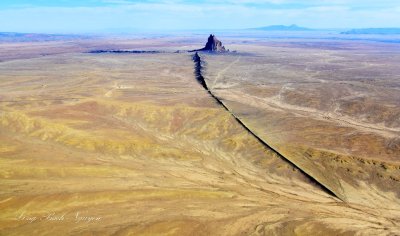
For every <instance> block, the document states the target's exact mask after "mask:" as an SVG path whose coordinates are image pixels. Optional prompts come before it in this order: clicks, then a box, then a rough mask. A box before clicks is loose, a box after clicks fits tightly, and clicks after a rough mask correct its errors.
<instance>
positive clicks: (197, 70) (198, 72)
mask: <svg viewBox="0 0 400 236" xmlns="http://www.w3.org/2000/svg"><path fill="white" fill-rule="evenodd" d="M192 59H193V62H194V74H195V77H196V80H197V81H198V82H199V83H200V84H201V85H202V86H203V88H204V89H205V90H206V91H207V92H208V93H209V94H210V95H211V97H213V98H214V99H215V101H216V102H217V103H218V104H219V105H221V106H222V107H223V108H224V109H225V110H226V111H227V112H229V114H231V115H232V116H233V118H235V120H236V121H237V122H238V123H239V124H240V125H241V126H242V127H243V128H244V129H245V130H247V132H249V133H250V134H251V135H252V136H253V137H254V138H256V139H257V140H258V141H259V142H260V143H261V144H262V145H263V146H264V147H266V148H268V149H270V150H272V151H273V152H274V153H275V154H277V155H278V156H279V157H280V158H281V159H282V160H284V161H286V162H287V163H289V164H290V165H291V166H292V167H294V168H296V169H297V170H299V171H300V172H301V173H302V174H304V175H305V176H307V177H308V178H309V180H311V182H313V183H314V184H316V185H317V186H319V187H320V188H321V189H322V190H323V191H325V192H326V193H328V194H330V195H331V196H334V197H336V198H338V199H340V200H342V201H344V200H343V199H342V198H340V197H338V196H337V195H336V194H335V193H334V192H333V191H332V190H330V189H329V188H327V187H326V186H325V185H323V184H322V183H320V182H319V181H317V180H316V179H315V178H314V177H313V176H311V175H309V174H308V173H307V172H305V171H304V170H302V169H301V168H300V167H299V166H297V165H296V164H295V163H293V162H292V161H290V160H289V159H288V158H286V157H284V156H283V155H282V154H281V153H279V152H278V151H277V150H275V149H274V148H272V147H271V146H270V145H269V144H268V143H266V142H265V141H264V140H262V139H261V138H260V137H258V136H257V135H256V134H255V133H254V132H253V131H251V130H250V129H249V128H248V127H247V126H246V125H245V124H244V123H243V122H242V121H241V120H240V119H239V118H238V117H237V116H236V115H235V114H234V113H233V112H232V111H231V110H229V108H228V107H227V106H225V104H224V103H223V102H222V101H221V100H220V99H219V98H218V97H217V96H215V95H214V94H213V93H212V92H211V90H210V89H209V88H208V86H207V83H206V81H205V79H204V77H203V75H202V69H203V67H202V65H201V64H202V61H201V58H200V56H199V54H198V53H197V52H196V53H195V54H194V55H193V57H192Z"/></svg>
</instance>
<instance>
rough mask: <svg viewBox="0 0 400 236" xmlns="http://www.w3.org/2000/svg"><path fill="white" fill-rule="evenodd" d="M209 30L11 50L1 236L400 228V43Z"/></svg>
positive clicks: (0, 119) (5, 79) (0, 152)
mask: <svg viewBox="0 0 400 236" xmlns="http://www.w3.org/2000/svg"><path fill="white" fill-rule="evenodd" d="M207 36H208V35H207V34H204V35H192V36H185V37H183V36H164V37H147V38H140V37H134V38H115V39H109V38H84V39H79V38H74V39H70V40H54V41H51V40H50V41H46V42H42V41H40V40H38V41H35V42H2V43H0V47H1V48H2V50H1V51H0V165H1V168H0V186H1V188H0V189H1V190H0V235H55V234H58V235H399V234H400V159H399V157H400V138H399V135H400V49H399V47H398V44H396V43H385V42H376V41H367V40H365V41H363V40H346V39H341V40H339V39H306V38H301V39H299V38H293V39H276V38H275V39H264V38H262V37H261V38H260V37H253V38H252V37H245V38H244V37H239V36H237V35H223V36H221V37H220V39H221V40H222V42H223V43H224V45H225V47H226V48H229V49H230V50H231V52H229V53H219V54H218V53H206V52H200V53H199V55H200V57H201V60H202V62H201V64H202V70H201V73H202V75H203V77H204V79H205V81H206V83H207V85H208V88H209V91H206V90H205V89H204V88H203V87H202V86H201V85H200V84H199V83H198V81H196V78H195V74H194V63H193V60H192V56H193V53H191V52H187V51H188V50H193V49H196V48H200V47H202V46H203V44H204V42H205V39H206V38H207ZM93 50H144V51H153V50H155V51H159V53H89V52H91V51H93ZM211 94H213V95H214V97H213V96H211ZM216 98H217V99H218V100H219V101H220V102H221V103H222V105H221V103H218V102H217V101H216ZM238 119H239V120H240V122H238ZM246 128H247V129H246ZM265 144H268V145H265Z"/></svg>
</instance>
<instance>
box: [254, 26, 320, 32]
mask: <svg viewBox="0 0 400 236" xmlns="http://www.w3.org/2000/svg"><path fill="white" fill-rule="evenodd" d="M252 30H264V31H311V30H313V29H309V28H305V27H300V26H298V25H270V26H264V27H259V28H252Z"/></svg>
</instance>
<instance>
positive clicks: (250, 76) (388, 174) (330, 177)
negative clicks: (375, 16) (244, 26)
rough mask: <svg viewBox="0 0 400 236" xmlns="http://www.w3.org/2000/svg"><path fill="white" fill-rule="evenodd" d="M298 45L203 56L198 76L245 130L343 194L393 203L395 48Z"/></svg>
mask: <svg viewBox="0 0 400 236" xmlns="http://www.w3.org/2000/svg"><path fill="white" fill-rule="evenodd" d="M302 45H303V44H295V43H293V44H290V45H286V44H282V45H276V44H275V45H273V46H268V45H262V44H259V45H253V46H243V45H236V47H237V48H238V49H242V51H245V52H249V53H248V54H247V55H240V54H238V55H234V54H229V55H222V56H221V55H220V56H212V55H204V60H205V61H206V65H207V66H206V69H205V71H206V76H205V77H206V79H207V80H208V84H210V87H211V88H212V89H211V90H212V91H213V92H214V93H215V94H216V95H217V96H218V97H220V98H221V99H222V100H224V102H225V104H226V105H227V106H228V107H229V108H230V109H231V111H232V112H233V113H235V114H236V115H237V116H238V117H240V118H241V119H242V120H243V121H244V122H245V123H246V124H247V125H248V126H249V128H250V129H251V130H252V131H254V132H255V133H256V134H257V135H259V136H260V137H261V138H263V139H264V140H265V141H266V142H267V143H269V144H270V145H271V146H273V147H274V148H275V149H277V150H278V151H279V152H281V153H282V154H283V155H284V156H286V157H287V158H288V159H290V160H291V161H293V162H294V163H296V164H298V165H299V166H300V167H301V168H302V169H303V170H305V171H306V172H307V173H310V174H311V175H312V176H314V177H315V178H316V179H317V180H318V181H320V182H321V183H323V184H324V185H325V186H326V187H328V188H329V189H330V190H332V191H333V192H335V193H336V194H337V195H338V196H339V197H340V198H341V199H342V200H345V201H348V202H356V203H362V204H367V205H377V206H382V207H387V206H391V207H393V208H398V207H399V206H400V200H399V196H400V161H399V156H400V138H399V137H400V106H399V104H400V100H399V98H400V77H399V75H400V70H399V68H400V67H399V63H398V62H399V61H400V60H399V59H400V51H399V50H398V49H397V50H396V49H395V48H393V47H391V45H388V46H386V47H385V45H381V44H367V43H365V44H362V43H361V44H359V45H352V44H349V45H347V46H348V47H347V48H345V49H343V48H342V49H340V50H337V49H335V50H334V49H330V48H323V49H318V48H317V45H320V44H315V47H314V48H313V47H307V48H304V47H302ZM246 50H247V51H246Z"/></svg>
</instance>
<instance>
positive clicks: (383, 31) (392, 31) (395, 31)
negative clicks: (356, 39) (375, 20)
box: [341, 28, 400, 34]
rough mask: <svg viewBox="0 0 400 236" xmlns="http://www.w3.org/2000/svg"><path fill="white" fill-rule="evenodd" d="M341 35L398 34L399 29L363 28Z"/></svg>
mask: <svg viewBox="0 0 400 236" xmlns="http://www.w3.org/2000/svg"><path fill="white" fill-rule="evenodd" d="M341 34H400V28H365V29H352V30H349V31H345V32H342V33H341Z"/></svg>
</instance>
